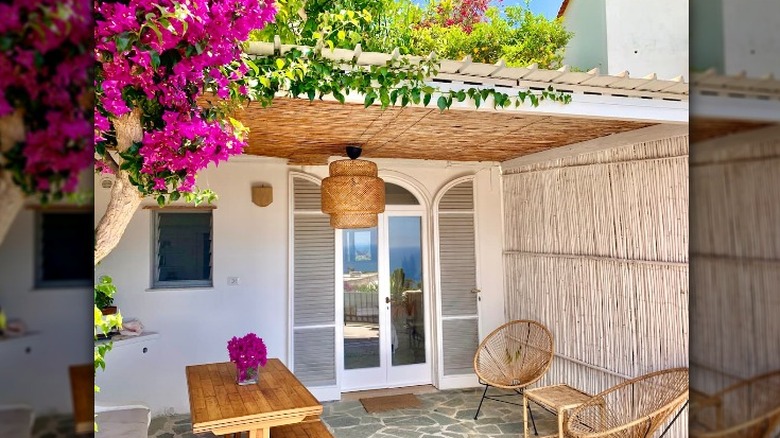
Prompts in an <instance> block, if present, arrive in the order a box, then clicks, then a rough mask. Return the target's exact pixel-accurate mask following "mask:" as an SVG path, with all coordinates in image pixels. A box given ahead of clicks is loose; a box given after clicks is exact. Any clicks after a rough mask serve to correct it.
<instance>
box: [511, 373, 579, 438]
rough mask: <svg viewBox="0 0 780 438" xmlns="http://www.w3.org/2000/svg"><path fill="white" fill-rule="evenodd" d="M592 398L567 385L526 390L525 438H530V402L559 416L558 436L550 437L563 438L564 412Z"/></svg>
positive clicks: (524, 404)
mask: <svg viewBox="0 0 780 438" xmlns="http://www.w3.org/2000/svg"><path fill="white" fill-rule="evenodd" d="M590 398H591V396H590V394H588V393H586V392H583V391H580V390H579V389H577V388H572V387H571V386H569V385H567V384H565V383H561V384H558V385H551V386H542V387H540V388H534V389H526V390H525V391H523V434H524V435H523V436H525V438H528V401H533V402H535V403H536V404H538V405H539V406H541V407H543V408H545V409H547V410H549V411H552V412H554V413H556V414H557V415H558V435H550V436H551V437H555V436H557V437H559V438H563V414H564V412H565V411H566V410H567V409H573V408H576V407H577V406H579V405H581V404H583V403H585V402H586V401H588V400H589V399H590Z"/></svg>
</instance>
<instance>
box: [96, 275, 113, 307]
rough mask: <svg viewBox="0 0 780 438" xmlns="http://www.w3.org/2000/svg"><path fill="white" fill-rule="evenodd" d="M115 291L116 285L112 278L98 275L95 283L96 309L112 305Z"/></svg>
mask: <svg viewBox="0 0 780 438" xmlns="http://www.w3.org/2000/svg"><path fill="white" fill-rule="evenodd" d="M115 293H116V286H114V283H113V280H112V278H111V277H109V276H107V275H104V276H102V277H100V279H99V280H98V282H97V283H95V306H97V308H98V309H105V308H106V307H109V306H111V305H113V304H114V294H115Z"/></svg>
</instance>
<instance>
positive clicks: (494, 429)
mask: <svg viewBox="0 0 780 438" xmlns="http://www.w3.org/2000/svg"><path fill="white" fill-rule="evenodd" d="M474 429H475V430H476V431H477V432H478V433H479V434H480V435H498V434H500V433H501V429H499V428H498V426H496V425H495V424H486V425H484V426H477V427H475V428H474Z"/></svg>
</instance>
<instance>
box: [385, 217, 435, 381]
mask: <svg viewBox="0 0 780 438" xmlns="http://www.w3.org/2000/svg"><path fill="white" fill-rule="evenodd" d="M388 222H389V223H388V228H389V230H388V243H389V245H388V250H389V253H390V257H389V259H390V324H391V326H390V330H391V338H392V340H391V345H392V350H391V357H392V360H391V364H392V365H393V366H398V365H412V364H419V363H425V340H426V339H425V317H424V315H425V310H426V309H425V307H424V306H425V300H424V299H423V278H422V271H423V270H422V239H421V226H422V223H421V218H420V217H419V216H391V217H389V218H388Z"/></svg>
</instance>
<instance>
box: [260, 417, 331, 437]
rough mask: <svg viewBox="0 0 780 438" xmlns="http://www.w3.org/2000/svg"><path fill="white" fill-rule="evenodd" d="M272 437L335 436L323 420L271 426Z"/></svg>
mask: <svg viewBox="0 0 780 438" xmlns="http://www.w3.org/2000/svg"><path fill="white" fill-rule="evenodd" d="M271 438H333V434H331V433H330V431H329V430H328V428H327V427H326V426H325V423H323V422H322V421H321V420H316V421H307V422H301V423H296V424H289V425H287V426H278V427H272V428H271Z"/></svg>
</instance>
